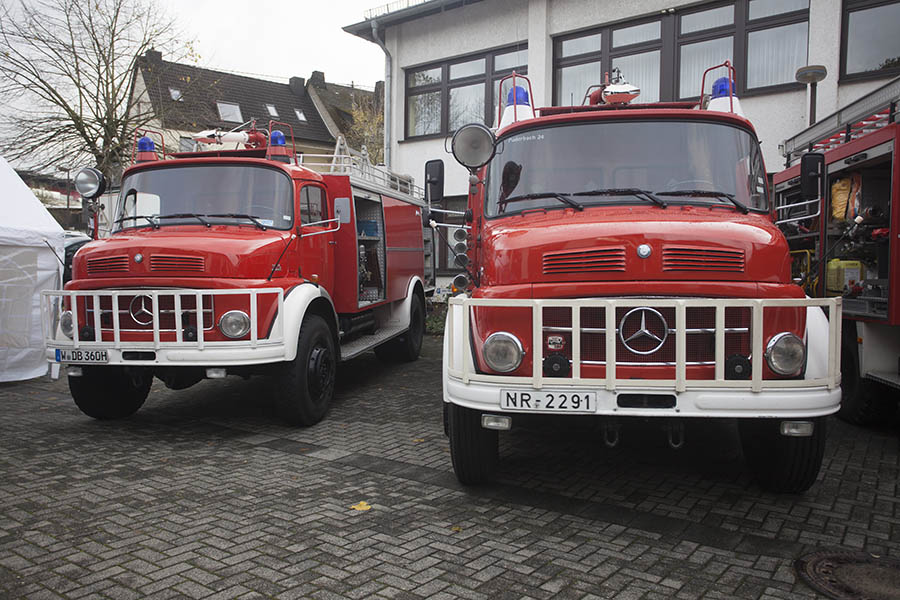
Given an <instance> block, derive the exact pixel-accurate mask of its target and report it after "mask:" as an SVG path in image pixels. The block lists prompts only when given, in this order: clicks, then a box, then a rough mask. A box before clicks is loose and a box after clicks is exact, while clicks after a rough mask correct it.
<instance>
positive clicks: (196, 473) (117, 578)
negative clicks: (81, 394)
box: [0, 338, 900, 599]
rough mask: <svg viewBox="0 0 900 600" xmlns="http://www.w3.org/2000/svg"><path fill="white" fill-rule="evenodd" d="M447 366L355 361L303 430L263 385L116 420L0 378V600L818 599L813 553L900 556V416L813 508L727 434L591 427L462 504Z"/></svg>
mask: <svg viewBox="0 0 900 600" xmlns="http://www.w3.org/2000/svg"><path fill="white" fill-rule="evenodd" d="M440 352H441V348H440V342H439V340H438V339H436V338H429V339H427V340H426V344H425V347H424V350H423V357H422V358H421V359H420V360H419V361H418V362H417V363H415V364H413V365H398V366H384V365H382V364H381V363H379V362H378V361H377V360H376V359H375V357H374V356H366V357H363V358H359V359H356V360H354V361H352V362H351V363H349V364H347V365H344V366H343V367H342V369H341V370H340V372H339V381H340V383H339V386H338V392H337V397H336V401H335V404H334V406H333V408H332V410H331V412H330V414H329V415H328V417H327V418H326V420H325V421H323V422H322V423H320V424H319V425H317V426H316V427H312V428H309V429H294V428H289V427H286V426H284V425H282V424H281V423H280V422H279V420H278V419H277V418H276V417H275V416H274V411H273V409H272V407H271V405H270V404H269V403H267V401H266V394H265V389H266V388H265V386H263V385H262V383H261V382H262V380H260V379H251V380H249V381H243V380H240V379H237V378H229V379H227V380H218V381H206V382H203V383H201V384H199V385H197V386H195V387H194V388H191V389H189V390H185V391H181V392H172V391H169V390H167V389H165V388H164V387H163V386H161V385H160V384H158V383H157V384H154V389H153V392H152V394H151V397H150V399H149V400H148V401H147V404H145V406H144V408H143V409H142V410H141V411H140V412H138V413H137V414H136V415H135V416H134V417H132V418H130V419H126V420H123V421H117V422H99V421H94V420H92V419H89V418H88V417H85V416H83V415H82V414H81V413H80V412H79V411H78V410H77V409H76V407H75V405H74V404H73V402H72V400H71V398H70V397H69V395H68V389H67V387H66V385H65V383H64V382H63V381H59V382H49V381H47V380H45V379H41V380H35V381H32V382H29V383H25V384H15V385H13V384H5V385H0V406H2V409H3V410H2V412H0V483H2V486H0V597H2V598H59V597H62V598H70V599H76V598H115V599H127V598H176V597H177V598H243V599H249V598H279V599H288V598H321V599H327V598H366V597H372V598H420V597H435V598H473V599H474V598H612V597H616V598H660V599H662V598H698V597H705V598H760V597H764V598H798V597H799V598H815V597H816V595H815V594H814V593H813V592H812V591H810V590H809V589H808V588H806V587H805V586H804V584H803V583H801V582H798V581H797V580H796V578H795V576H794V573H793V571H792V561H793V560H794V559H795V558H797V557H799V556H802V555H804V554H806V553H808V552H810V551H812V550H814V549H821V548H835V547H842V548H847V549H865V550H867V551H870V552H873V553H879V554H886V555H891V556H894V557H900V494H898V491H900V490H898V438H897V429H896V427H897V424H896V422H895V423H892V424H890V425H886V426H885V427H884V428H882V429H875V430H871V429H870V430H864V429H860V428H855V427H851V426H848V425H846V424H844V423H842V422H840V421H837V420H831V421H830V423H829V425H830V426H831V430H830V433H829V440H828V446H827V450H826V459H825V465H824V467H823V470H822V473H821V475H820V481H819V482H818V483H817V484H816V485H815V486H814V487H813V488H812V489H811V490H810V491H809V492H808V493H807V494H805V495H803V496H778V495H771V494H767V493H764V492H762V491H760V490H759V488H757V487H756V486H755V485H754V484H753V482H752V481H751V480H750V477H749V475H748V474H747V472H746V470H745V468H744V466H743V463H742V462H741V457H740V450H739V445H738V442H737V437H736V432H735V430H734V427H733V424H729V423H728V422H725V421H723V422H714V423H706V424H693V425H692V426H689V427H688V429H687V436H686V441H687V443H686V445H685V448H683V449H682V450H680V451H677V452H676V451H673V450H670V449H668V447H667V446H666V445H665V443H664V438H663V435H662V433H661V432H660V431H659V430H658V429H656V428H655V427H651V426H650V425H648V424H642V423H637V424H634V425H633V426H630V427H628V428H626V429H625V430H624V431H623V434H622V444H621V445H620V446H619V447H617V448H615V449H612V450H611V449H608V448H606V447H604V446H603V445H602V444H601V443H599V442H598V438H597V434H596V433H595V432H594V431H593V430H592V429H591V428H590V427H587V426H584V427H582V426H581V425H582V424H581V423H579V427H578V428H576V430H575V431H574V432H573V431H571V430H568V429H563V428H562V427H553V428H549V430H548V431H535V430H531V429H527V428H526V429H519V430H516V431H514V432H511V433H509V434H505V435H504V436H501V440H502V441H501V480H500V482H499V483H498V484H497V485H494V486H490V487H486V488H482V489H465V488H463V487H461V486H460V485H459V484H458V483H457V482H456V479H455V477H454V475H453V472H452V468H451V465H450V456H449V449H448V443H447V439H446V438H445V437H444V435H443V432H442V428H441V405H440V389H441V388H440ZM568 424H571V422H568ZM361 501H364V502H366V503H368V504H369V505H370V506H371V509H370V510H368V511H357V510H354V509H351V506H353V505H357V503H359V502H361Z"/></svg>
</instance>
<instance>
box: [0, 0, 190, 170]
mask: <svg viewBox="0 0 900 600" xmlns="http://www.w3.org/2000/svg"><path fill="white" fill-rule="evenodd" d="M178 40H179V36H178V31H177V30H176V28H175V26H174V21H173V20H171V19H169V18H168V17H165V16H164V15H162V14H161V11H160V9H159V7H158V6H157V5H156V4H155V2H154V0H90V1H85V0H19V2H18V4H13V3H12V2H9V3H6V2H4V3H2V6H0V47H2V49H0V102H2V103H3V104H4V105H5V106H6V107H7V108H6V109H5V111H4V112H6V113H7V114H4V115H3V116H2V117H0V152H2V153H3V154H4V155H5V156H6V157H7V158H8V159H12V160H18V161H20V162H22V163H25V164H27V166H29V167H31V168H34V169H45V168H47V167H50V166H53V165H58V164H59V163H60V162H66V163H71V162H73V160H74V161H78V160H80V161H88V160H90V158H93V161H94V162H95V164H96V165H97V166H98V168H100V170H102V171H103V172H104V173H105V174H106V175H107V176H114V175H116V174H117V171H118V170H119V169H120V168H121V164H122V162H123V159H124V158H125V157H127V155H128V154H129V152H130V151H131V136H132V134H133V131H134V130H135V129H136V128H138V127H141V126H143V125H145V124H146V123H147V121H148V120H149V119H150V118H152V116H153V115H152V111H151V110H150V109H149V107H145V108H144V109H143V110H141V109H140V108H139V106H138V104H137V98H133V97H132V94H131V92H132V88H133V85H134V76H135V65H136V62H137V60H138V58H139V57H140V56H141V55H143V54H144V53H145V52H146V50H148V49H150V48H151V47H156V48H165V49H174V48H176V47H178V46H181V55H182V56H184V55H188V56H189V55H190V53H191V48H190V45H189V44H179V41H178Z"/></svg>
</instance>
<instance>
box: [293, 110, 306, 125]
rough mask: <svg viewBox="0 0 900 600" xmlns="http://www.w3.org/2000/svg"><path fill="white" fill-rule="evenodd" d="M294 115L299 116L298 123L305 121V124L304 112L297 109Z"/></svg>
mask: <svg viewBox="0 0 900 600" xmlns="http://www.w3.org/2000/svg"><path fill="white" fill-rule="evenodd" d="M294 114H295V115H297V120H298V121H303V122H304V123H305V122H306V115H304V114H303V111H302V110H300V109H299V108H295V109H294Z"/></svg>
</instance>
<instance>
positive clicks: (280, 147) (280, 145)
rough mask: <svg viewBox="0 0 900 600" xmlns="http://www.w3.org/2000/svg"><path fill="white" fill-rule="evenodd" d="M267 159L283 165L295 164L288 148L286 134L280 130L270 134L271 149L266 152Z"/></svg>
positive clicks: (274, 130)
mask: <svg viewBox="0 0 900 600" xmlns="http://www.w3.org/2000/svg"><path fill="white" fill-rule="evenodd" d="M266 158H268V159H269V160H275V161H278V162H283V163H291V162H293V157H292V156H291V153H290V151H289V150H288V148H287V140H285V138H284V132H283V131H281V130H280V129H273V130H272V133H271V134H269V148H268V149H267V150H266Z"/></svg>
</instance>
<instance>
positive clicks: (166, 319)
mask: <svg viewBox="0 0 900 600" xmlns="http://www.w3.org/2000/svg"><path fill="white" fill-rule="evenodd" d="M139 296H141V294H135V295H128V296H118V298H117V299H118V307H117V310H118V313H119V330H120V331H153V320H152V316H148V315H147V314H146V312H143V311H142V310H141V309H142V308H145V309H147V310H149V311H151V312H152V304H151V299H150V296H149V295H147V296H144V297H143V298H138V299H137V300H135V298H137V297H139ZM78 302H79V308H81V307H82V306H83V307H84V311H85V314H86V316H87V323H86V324H87V325H90V326H91V327H93V326H94V323H95V320H94V304H93V299H92V298H91V297H89V296H88V297H82V298H79V299H78ZM158 303H159V309H158V312H159V330H160V331H175V330H176V326H175V325H176V323H175V320H176V317H175V312H176V311H175V295H174V294H160V296H159V299H158ZM202 303H203V308H202V311H201V312H202V314H203V329H204V330H206V331H209V330H211V329H212V328H213V325H214V322H215V318H214V312H213V298H212V296H211V295H209V294H203V296H202ZM112 305H113V298H112V297H110V296H101V297H100V326H101V328H103V329H109V330H112V328H113V325H114V321H113V307H112ZM196 309H197V298H196V296H194V295H193V294H183V295H181V310H182V311H183V312H182V323H181V327H182V328H184V327H196V326H197V312H196Z"/></svg>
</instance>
